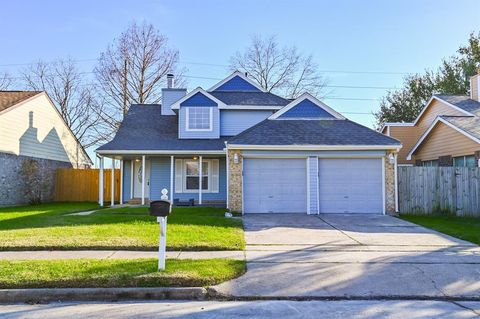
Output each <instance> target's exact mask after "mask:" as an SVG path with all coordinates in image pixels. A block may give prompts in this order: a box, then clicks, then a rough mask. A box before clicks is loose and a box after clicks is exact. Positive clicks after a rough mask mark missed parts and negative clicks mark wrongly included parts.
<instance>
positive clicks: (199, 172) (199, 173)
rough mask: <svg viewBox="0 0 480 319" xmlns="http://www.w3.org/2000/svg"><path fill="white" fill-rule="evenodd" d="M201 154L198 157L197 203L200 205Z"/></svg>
mask: <svg viewBox="0 0 480 319" xmlns="http://www.w3.org/2000/svg"><path fill="white" fill-rule="evenodd" d="M202 169H203V168H202V156H201V155H200V156H199V157H198V179H199V181H198V204H199V205H202Z"/></svg>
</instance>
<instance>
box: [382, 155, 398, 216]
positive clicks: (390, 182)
mask: <svg viewBox="0 0 480 319" xmlns="http://www.w3.org/2000/svg"><path fill="white" fill-rule="evenodd" d="M389 155H390V153H388V154H387V156H385V158H384V160H385V208H386V213H387V214H388V215H395V213H396V212H395V164H390V159H389Z"/></svg>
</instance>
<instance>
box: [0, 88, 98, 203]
mask: <svg viewBox="0 0 480 319" xmlns="http://www.w3.org/2000/svg"><path fill="white" fill-rule="evenodd" d="M25 159H35V160H36V161H37V162H38V164H39V167H40V169H41V171H42V176H46V178H45V179H46V181H45V182H46V183H45V185H47V187H46V189H45V192H44V193H45V194H43V195H42V197H43V200H47V201H48V200H51V197H52V196H53V188H54V182H55V170H56V168H60V167H73V168H86V167H89V166H90V165H92V161H91V159H90V157H89V156H88V155H87V153H86V152H85V150H84V149H83V147H82V145H81V144H80V142H79V141H78V140H77V139H76V137H75V135H74V134H73V132H72V131H71V130H70V128H69V127H68V126H67V125H66V123H65V122H64V120H63V118H62V116H61V115H60V113H59V112H58V110H57V108H56V107H55V105H54V104H53V102H52V101H51V99H50V98H49V97H48V95H47V94H46V93H45V92H35V91H0V163H1V165H0V205H11V204H19V203H24V202H25V200H24V199H23V197H24V196H23V191H22V189H23V186H24V183H23V181H22V178H21V176H20V168H21V163H22V162H23V161H24V160H25Z"/></svg>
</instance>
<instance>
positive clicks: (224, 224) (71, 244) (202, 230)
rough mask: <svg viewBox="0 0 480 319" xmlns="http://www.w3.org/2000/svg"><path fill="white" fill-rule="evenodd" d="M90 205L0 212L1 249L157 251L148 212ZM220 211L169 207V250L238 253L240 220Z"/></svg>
mask: <svg viewBox="0 0 480 319" xmlns="http://www.w3.org/2000/svg"><path fill="white" fill-rule="evenodd" d="M97 208H98V205H97V204H95V203H52V204H42V205H38V206H21V207H7V208H0V250H44V249H63V250H69V249H126V250H156V249H158V234H159V226H158V223H157V222H156V218H155V217H151V216H149V215H148V209H147V208H144V207H137V208H127V207H126V208H118V209H115V208H112V209H102V210H100V211H97V212H95V213H93V214H91V215H87V216H69V215H68V214H71V213H72V212H78V211H85V210H91V209H97ZM225 211H226V210H225V209H220V208H211V207H179V208H174V209H173V212H172V215H171V216H170V217H168V229H167V249H168V250H242V249H244V246H245V242H244V238H243V224H242V221H241V220H239V219H235V218H225V217H224V213H225Z"/></svg>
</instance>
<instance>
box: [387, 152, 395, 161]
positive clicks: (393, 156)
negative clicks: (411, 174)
mask: <svg viewBox="0 0 480 319" xmlns="http://www.w3.org/2000/svg"><path fill="white" fill-rule="evenodd" d="M388 162H389V163H390V164H395V155H393V154H391V153H390V155H388Z"/></svg>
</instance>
